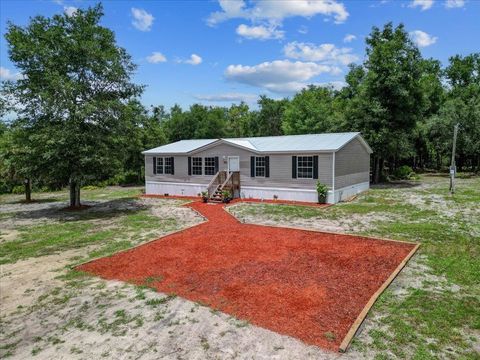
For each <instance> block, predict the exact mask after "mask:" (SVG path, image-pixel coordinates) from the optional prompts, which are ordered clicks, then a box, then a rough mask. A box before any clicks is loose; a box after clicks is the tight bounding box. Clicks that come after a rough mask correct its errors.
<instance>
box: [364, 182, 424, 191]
mask: <svg viewBox="0 0 480 360" xmlns="http://www.w3.org/2000/svg"><path fill="white" fill-rule="evenodd" d="M420 185H422V183H421V182H420V181H411V180H398V181H390V182H385V183H381V184H374V185H371V188H372V189H409V188H416V187H418V186H420Z"/></svg>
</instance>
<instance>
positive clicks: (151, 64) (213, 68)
mask: <svg viewBox="0 0 480 360" xmlns="http://www.w3.org/2000/svg"><path fill="white" fill-rule="evenodd" d="M95 3H96V2H93V1H85V0H84V1H80V0H71V1H69V0H56V1H47V0H44V1H40V0H38V1H21V0H20V1H19V0H2V1H0V27H1V33H2V37H1V40H0V65H1V69H0V70H1V72H0V77H1V78H2V79H15V78H16V77H18V76H20V75H19V74H18V71H17V70H16V69H15V67H14V65H13V64H12V63H11V62H10V61H9V60H8V54H7V44H6V41H5V38H4V34H5V29H6V24H7V21H12V22H13V23H15V24H18V25H26V24H27V23H28V20H29V17H31V16H35V15H38V14H41V15H45V16H51V15H53V14H55V13H61V12H66V13H68V14H70V15H72V14H74V12H75V9H77V8H85V7H87V6H89V5H93V4H95ZM103 5H104V11H105V17H104V18H103V20H102V24H103V25H104V26H106V27H108V28H110V29H112V30H113V31H114V32H115V34H116V38H117V42H118V44H119V45H120V46H122V47H124V48H126V49H127V51H128V52H129V53H130V54H131V55H132V57H133V59H134V61H135V63H137V64H138V65H139V67H138V70H137V73H136V75H135V78H134V80H135V82H137V83H141V84H144V85H146V86H147V88H146V90H145V93H144V94H143V96H142V101H143V103H144V104H145V105H146V106H150V105H165V106H166V107H170V106H172V105H174V104H175V103H177V104H180V105H181V106H182V107H188V106H189V105H191V104H192V103H196V102H198V103H203V104H208V105H225V106H228V105H230V104H231V103H232V102H235V103H238V102H239V101H240V100H244V101H246V102H247V103H249V104H250V105H254V104H255V102H256V99H257V97H258V95H260V94H266V95H268V96H270V97H273V98H281V97H284V96H292V94H294V93H295V92H296V91H298V90H299V89H301V88H302V87H303V86H305V85H306V84H312V83H313V84H329V83H330V84H332V85H334V86H342V83H343V80H344V76H345V74H346V71H347V64H348V63H350V62H357V63H358V62H361V61H362V60H363V57H364V53H365V37H366V36H367V35H368V34H369V32H370V31H371V28H372V26H379V27H381V26H383V25H384V24H385V23H387V22H389V21H392V22H393V23H394V24H395V25H397V24H399V23H404V24H405V26H406V29H407V31H408V32H410V33H411V36H412V38H413V39H414V40H415V41H416V42H417V43H418V45H419V46H420V48H421V51H422V53H423V55H424V57H427V58H428V57H433V58H435V59H439V60H440V61H442V63H444V64H446V63H447V61H448V58H449V56H451V55H454V54H461V55H467V54H469V53H472V52H478V51H480V40H479V39H480V21H479V19H480V1H477V0H465V1H462V0H408V1H395V0H391V1H388V0H384V1H339V0H324V1H322V0H290V1H289V0H278V1H275V0H256V1H247V0H246V1H234V0H227V1H216V0H215V1H214V0H212V1H200V0H198V1H153V0H150V1H104V2H103Z"/></svg>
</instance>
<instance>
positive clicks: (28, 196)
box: [24, 178, 32, 202]
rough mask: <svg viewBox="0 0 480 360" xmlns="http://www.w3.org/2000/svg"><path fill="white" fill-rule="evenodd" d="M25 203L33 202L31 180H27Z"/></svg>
mask: <svg viewBox="0 0 480 360" xmlns="http://www.w3.org/2000/svg"><path fill="white" fill-rule="evenodd" d="M24 183H25V201H26V202H30V201H32V185H31V182H30V179H28V178H27V179H25V182H24Z"/></svg>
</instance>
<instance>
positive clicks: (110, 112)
mask: <svg viewBox="0 0 480 360" xmlns="http://www.w3.org/2000/svg"><path fill="white" fill-rule="evenodd" d="M102 16H103V8H102V6H101V5H96V6H94V7H90V8H88V9H86V10H78V11H77V12H76V13H75V14H74V15H72V16H68V15H66V14H63V15H54V16H53V17H51V18H47V17H43V16H36V17H34V18H32V19H31V20H30V22H29V24H28V25H27V26H24V27H23V26H18V25H15V24H13V23H9V24H8V29H7V32H6V35H5V38H6V39H7V42H8V52H9V57H10V60H11V61H12V62H13V63H14V64H15V66H16V67H17V68H18V69H19V70H20V71H21V73H22V74H23V77H22V78H21V79H20V80H18V81H16V82H9V83H6V84H4V90H5V92H6V93H7V94H9V95H10V98H13V99H14V101H15V105H16V107H15V111H16V112H17V113H18V114H19V115H20V117H21V118H22V119H23V120H22V124H21V126H23V127H24V128H25V129H28V131H29V133H30V134H33V135H31V136H30V138H29V141H30V144H29V147H30V148H33V149H34V152H35V154H37V157H36V158H35V159H31V161H36V162H38V163H39V164H41V167H40V170H39V171H41V172H42V175H43V176H46V177H50V178H55V179H56V181H58V182H64V183H69V186H70V205H71V206H75V207H77V206H80V205H81V204H80V186H81V184H82V182H84V181H85V180H92V179H97V178H105V177H107V176H111V175H113V173H114V172H115V171H116V170H118V169H119V167H120V166H121V161H122V156H121V152H122V151H123V149H122V140H121V134H122V133H124V128H125V126H126V124H124V121H122V116H121V115H122V113H123V111H124V109H125V104H126V103H127V101H128V100H130V99H131V98H132V97H135V96H138V95H139V94H140V93H141V91H142V87H141V86H137V85H135V84H133V83H132V82H131V76H132V74H133V72H134V70H135V69H136V66H135V64H133V62H132V60H131V57H130V56H129V55H128V54H127V52H126V51H125V49H123V48H121V47H120V46H118V45H117V43H116V40H115V35H114V33H113V32H112V31H111V30H109V29H107V28H105V27H103V26H101V25H100V20H101V18H102Z"/></svg>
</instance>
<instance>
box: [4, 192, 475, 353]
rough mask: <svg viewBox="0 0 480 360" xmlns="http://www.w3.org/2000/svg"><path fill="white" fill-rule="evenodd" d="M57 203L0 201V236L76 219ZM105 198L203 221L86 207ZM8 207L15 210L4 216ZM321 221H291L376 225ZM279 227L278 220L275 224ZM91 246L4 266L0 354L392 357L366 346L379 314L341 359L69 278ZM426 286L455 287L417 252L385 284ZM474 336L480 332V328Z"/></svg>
mask: <svg viewBox="0 0 480 360" xmlns="http://www.w3.org/2000/svg"><path fill="white" fill-rule="evenodd" d="M420 186H424V185H420ZM425 186H429V185H428V184H427V185H425ZM405 193H406V194H408V195H406V196H407V198H406V201H408V202H412V203H414V204H416V206H420V207H422V208H425V209H429V208H432V207H436V208H437V209H441V211H446V212H449V213H450V212H453V213H454V215H455V216H458V214H462V216H472V217H474V216H476V215H475V213H472V214H470V213H469V212H464V211H463V212H462V210H461V207H460V206H457V207H452V206H449V207H446V206H444V205H445V204H443V203H442V202H444V199H443V198H441V197H438V198H437V197H436V195H434V194H432V195H429V196H428V197H431V199H429V198H426V197H425V196H421V195H420V194H419V193H418V192H412V193H411V194H410V193H407V192H405ZM48 197H49V198H50V197H52V196H50V195H48ZM53 200H54V201H48V202H42V203H35V204H28V205H27V204H17V203H0V241H13V240H15V239H16V238H18V236H19V227H20V226H25V227H28V226H36V225H37V224H42V223H54V222H61V221H62V220H64V219H65V217H66V216H76V215H75V214H65V213H63V214H61V215H60V214H58V211H57V210H58V209H60V208H62V207H64V206H65V202H59V201H55V200H56V199H53ZM57 200H58V199H57ZM102 204H103V208H104V210H105V211H107V212H108V211H112V207H114V208H117V207H130V206H134V207H141V208H145V209H148V211H149V212H150V213H152V214H154V215H155V216H157V217H158V218H159V220H161V219H163V218H165V217H170V216H173V217H174V218H176V219H177V222H178V227H177V228H178V229H180V228H183V227H187V226H189V225H193V224H196V223H199V222H201V221H202V220H203V219H201V218H200V217H199V216H198V214H196V213H195V212H193V211H192V210H191V209H189V208H186V207H182V206H178V205H179V203H178V202H175V201H172V200H160V199H144V200H142V201H141V202H135V201H134V202H132V200H131V199H126V200H125V199H118V200H116V201H108V200H101V199H99V200H95V201H91V202H90V205H95V206H94V207H93V208H91V209H89V210H87V211H91V212H93V213H94V212H96V211H99V210H101V209H102ZM236 206H237V205H236ZM234 208H235V207H234ZM233 210H234V211H235V209H233ZM12 213H15V216H13V217H12V216H6V217H2V214H12ZM477 214H478V213H477ZM370 215H371V214H370ZM239 216H240V218H241V220H242V221H244V222H255V223H265V224H268V221H271V219H267V218H262V217H261V216H256V217H255V218H248V217H247V215H244V214H239ZM374 216H375V217H376V218H375V220H381V219H380V218H379V217H380V216H386V217H387V218H385V219H383V220H384V221H389V220H391V219H390V218H389V217H388V216H387V215H380V214H375V215H374ZM318 220H319V219H299V220H298V222H296V223H294V224H292V225H293V226H299V227H302V226H303V227H312V228H317V229H323V230H327V231H328V230H333V231H355V230H359V229H360V230H362V229H365V228H369V227H371V226H374V220H371V218H370V219H369V215H361V214H359V215H356V217H353V220H341V219H322V221H321V222H319V221H318ZM92 221H96V222H97V224H98V226H109V221H111V220H109V219H100V220H97V219H92ZM278 223H280V224H281V223H282V220H281V219H280V220H275V221H273V224H278ZM471 231H476V230H475V229H474V228H472V230H471ZM150 235H151V236H152V237H150V238H148V240H151V239H154V238H155V237H159V236H161V235H162V233H161V231H159V232H157V233H156V234H147V235H146V236H150ZM154 236H155V237H154ZM143 241H145V240H143ZM94 247H95V246H93V248H94ZM91 251H92V247H83V248H79V249H73V250H67V251H62V252H58V253H56V254H53V255H48V256H40V257H35V258H28V259H25V260H18V261H17V262H15V263H10V264H4V265H0V304H1V306H0V358H12V359H26V358H37V359H52V358H55V359H98V358H115V359H159V358H161V359H339V358H341V359H360V358H363V359H372V358H374V357H375V356H383V357H384V358H385V357H389V356H390V355H392V354H391V353H390V352H389V350H388V349H384V350H381V351H379V350H378V349H376V350H373V346H372V347H370V346H369V344H372V343H373V342H374V341H375V339H373V338H372V337H371V336H370V335H369V333H370V332H371V330H377V329H383V327H384V324H383V322H382V316H383V315H382V313H378V312H373V313H372V314H370V315H369V316H368V317H367V319H366V320H365V321H364V323H363V324H362V327H361V328H360V332H359V333H358V334H357V336H356V338H355V340H354V341H355V342H357V343H359V344H361V346H353V347H352V348H350V349H349V351H348V352H347V353H346V354H343V355H340V354H338V353H333V352H327V351H324V350H322V349H320V348H318V347H315V346H308V345H306V344H305V343H303V342H301V341H299V340H297V339H294V338H291V337H288V336H283V335H279V334H277V333H274V332H272V331H269V330H266V329H263V328H260V327H257V326H254V325H252V324H249V323H245V322H242V321H239V320H237V319H235V318H233V317H230V316H228V315H225V314H223V313H221V312H217V311H214V310H212V309H210V308H208V307H205V306H203V305H202V304H199V303H194V302H191V301H188V300H185V299H182V298H180V297H169V296H168V295H166V294H162V293H158V292H156V291H152V290H151V289H149V288H141V287H138V286H134V285H132V284H128V283H121V282H117V281H105V280H102V279H99V278H96V277H77V276H74V275H75V274H73V275H72V273H71V272H70V268H71V266H74V265H76V264H78V262H79V259H82V258H85V257H86V256H87V254H89V253H90V252H91ZM428 287H433V288H434V290H435V291H438V292H443V291H445V290H448V291H452V292H455V291H458V287H457V286H456V285H455V284H452V283H451V282H448V281H446V280H445V279H444V278H442V277H438V276H435V275H432V274H431V272H430V269H428V268H426V267H425V264H424V262H423V261H422V258H421V256H415V257H414V258H413V259H412V260H411V261H410V262H409V264H408V266H407V267H406V268H405V269H404V270H403V271H402V272H401V273H400V274H399V276H397V278H396V279H395V281H394V282H393V283H392V284H391V286H390V288H389V289H390V290H392V291H393V293H394V294H395V296H398V297H402V296H404V295H405V294H406V293H407V290H408V291H411V289H412V288H414V289H421V290H424V289H426V288H428ZM385 331H388V329H385ZM474 335H475V334H474ZM477 337H478V338H480V336H479V334H477ZM478 348H480V342H479V343H478ZM392 357H395V356H394V355H392ZM446 357H448V356H446Z"/></svg>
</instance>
